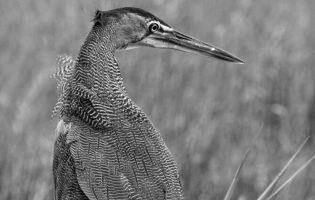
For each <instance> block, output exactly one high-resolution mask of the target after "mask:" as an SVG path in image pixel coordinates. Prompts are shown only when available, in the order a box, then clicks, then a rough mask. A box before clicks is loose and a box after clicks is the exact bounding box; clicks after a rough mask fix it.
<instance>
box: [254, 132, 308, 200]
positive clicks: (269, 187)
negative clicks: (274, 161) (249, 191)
mask: <svg viewBox="0 0 315 200" xmlns="http://www.w3.org/2000/svg"><path fill="white" fill-rule="evenodd" d="M309 138H310V137H307V138H306V139H305V140H304V142H303V143H302V144H301V145H300V147H299V148H298V150H297V151H296V152H295V153H294V155H293V156H292V157H291V158H290V160H289V161H288V162H287V164H286V165H285V166H284V167H283V168H282V170H281V171H280V172H279V173H278V174H277V176H276V177H275V178H274V179H273V181H272V182H271V183H270V184H269V186H268V187H267V188H266V189H265V190H264V192H263V193H262V194H261V195H260V196H259V197H258V199H257V200H263V199H265V198H266V197H267V195H268V194H269V193H270V191H271V190H273V189H274V187H275V186H276V184H277V183H278V181H279V179H280V178H281V177H282V176H283V174H284V173H285V172H286V171H287V170H288V168H289V166H290V165H291V163H292V162H293V161H294V159H295V158H296V157H297V155H298V154H299V153H300V152H301V150H302V149H303V147H304V146H305V144H306V143H307V141H308V140H309Z"/></svg>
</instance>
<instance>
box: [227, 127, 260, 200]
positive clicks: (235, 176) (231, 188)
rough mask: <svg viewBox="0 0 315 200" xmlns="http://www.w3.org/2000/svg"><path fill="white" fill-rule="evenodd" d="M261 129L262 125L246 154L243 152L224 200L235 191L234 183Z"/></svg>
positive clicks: (229, 197)
mask: <svg viewBox="0 0 315 200" xmlns="http://www.w3.org/2000/svg"><path fill="white" fill-rule="evenodd" d="M262 128H263V124H262V125H261V127H260V128H259V129H258V131H257V134H256V136H255V138H254V140H253V142H252V144H251V145H250V147H248V149H247V150H246V152H245V154H244V157H243V159H242V162H241V164H240V165H239V167H238V168H237V170H236V172H235V174H234V177H233V180H232V182H231V184H230V186H229V189H228V191H227V192H226V195H225V197H224V200H230V199H231V198H232V195H233V192H234V189H235V187H236V183H237V182H238V179H239V176H240V172H241V170H242V168H243V166H244V163H245V161H246V159H247V157H248V155H249V153H250V151H251V150H252V148H253V146H254V144H255V141H256V140H257V138H258V136H259V135H260V133H261V130H262Z"/></svg>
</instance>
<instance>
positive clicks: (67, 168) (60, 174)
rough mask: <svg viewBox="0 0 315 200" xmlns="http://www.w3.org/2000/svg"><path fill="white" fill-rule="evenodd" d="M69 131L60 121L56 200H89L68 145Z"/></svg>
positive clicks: (55, 163)
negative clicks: (80, 181)
mask: <svg viewBox="0 0 315 200" xmlns="http://www.w3.org/2000/svg"><path fill="white" fill-rule="evenodd" d="M68 131H69V129H68V127H67V126H66V125H65V124H64V122H63V120H60V121H59V123H58V126H57V139H56V142H55V147H54V159H53V176H54V183H55V200H88V198H87V196H86V195H85V194H84V192H83V191H82V190H81V187H80V186H79V183H78V180H77V174H76V170H75V164H74V159H73V157H72V155H71V153H70V144H67V143H66V139H67V138H66V137H67V133H68Z"/></svg>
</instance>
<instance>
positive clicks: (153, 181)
mask: <svg viewBox="0 0 315 200" xmlns="http://www.w3.org/2000/svg"><path fill="white" fill-rule="evenodd" d="M154 134H155V133H154ZM146 135H148V136H146ZM148 137H150V136H149V133H148V132H142V133H141V130H140V129H139V130H137V131H136V130H133V129H132V128H130V127H129V128H125V129H124V128H122V129H120V130H95V129H92V128H91V127H90V126H89V125H88V124H86V123H84V122H82V121H81V120H80V119H78V118H74V117H73V118H72V121H71V130H70V132H69V134H68V135H67V142H68V143H69V144H71V146H70V152H71V155H72V156H73V158H74V160H75V168H76V173H77V179H78V182H79V185H80V187H81V189H82V190H83V191H84V193H85V194H86V195H87V196H88V198H89V199H120V200H122V199H152V200H153V199H154V200H159V199H163V200H164V199H182V196H181V195H182V190H181V185H180V180H179V177H178V172H177V168H176V163H175V161H174V160H173V158H172V157H171V154H170V153H169V151H168V149H167V148H166V146H165V144H164V143H162V146H159V147H157V146H156V145H155V144H153V143H154V142H152V141H153V140H152V141H151V140H150V139H148ZM158 137H159V136H158ZM154 141H157V140H154Z"/></svg>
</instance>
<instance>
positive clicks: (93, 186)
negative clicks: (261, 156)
mask: <svg viewBox="0 0 315 200" xmlns="http://www.w3.org/2000/svg"><path fill="white" fill-rule="evenodd" d="M92 22H93V25H92V28H91V31H90V33H89V34H88V36H87V37H86V40H85V42H84V43H83V45H82V46H81V49H80V51H79V54H78V56H77V58H76V59H73V58H72V57H67V56H66V57H61V58H60V62H59V65H58V67H57V70H56V73H55V78H56V79H57V83H58V84H57V85H58V88H59V98H58V100H57V104H56V106H55V109H54V113H57V115H58V117H59V122H58V125H57V139H56V141H55V146H54V158H53V177H54V184H55V199H57V200H61V199H89V200H96V199H108V200H109V199H121V200H122V199H152V200H153V199H154V200H159V199H167V200H169V199H172V200H173V199H183V198H184V194H183V186H182V182H181V179H180V176H179V172H178V168H177V164H176V162H175V159H174V157H173V155H172V154H171V152H170V150H169V149H168V147H167V146H166V144H165V142H164V140H163V138H162V136H161V134H160V132H159V131H157V129H156V128H155V126H154V125H153V123H152V122H151V120H150V119H149V118H148V117H147V115H146V114H145V113H144V112H143V111H142V110H141V108H140V107H138V106H137V105H136V103H135V102H134V101H133V100H132V99H131V98H130V97H129V96H128V94H127V91H126V89H125V86H124V83H123V78H122V75H121V72H120V68H119V66H118V63H117V61H116V58H115V52H116V51H117V50H126V49H133V48H137V47H152V48H165V49H174V50H179V51H185V52H190V53H196V54H202V55H205V56H208V57H213V58H216V59H220V60H223V61H228V62H232V63H239V64H242V63H244V61H243V60H241V59H240V58H238V57H236V56H235V55H233V54H231V53H229V52H227V51H224V50H222V49H220V48H218V47H216V46H214V45H212V44H207V43H205V42H202V41H200V40H198V39H195V38H193V37H191V36H188V35H186V34H183V33H181V32H179V31H177V30H175V29H173V28H172V27H171V26H170V25H168V24H166V23H165V22H164V21H162V20H161V19H159V18H158V17H156V16H154V15H153V14H151V13H150V12H148V11H145V10H143V9H140V8H134V7H123V8H116V9H113V10H108V11H100V10H97V11H96V12H95V15H94V18H93V20H92Z"/></svg>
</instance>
